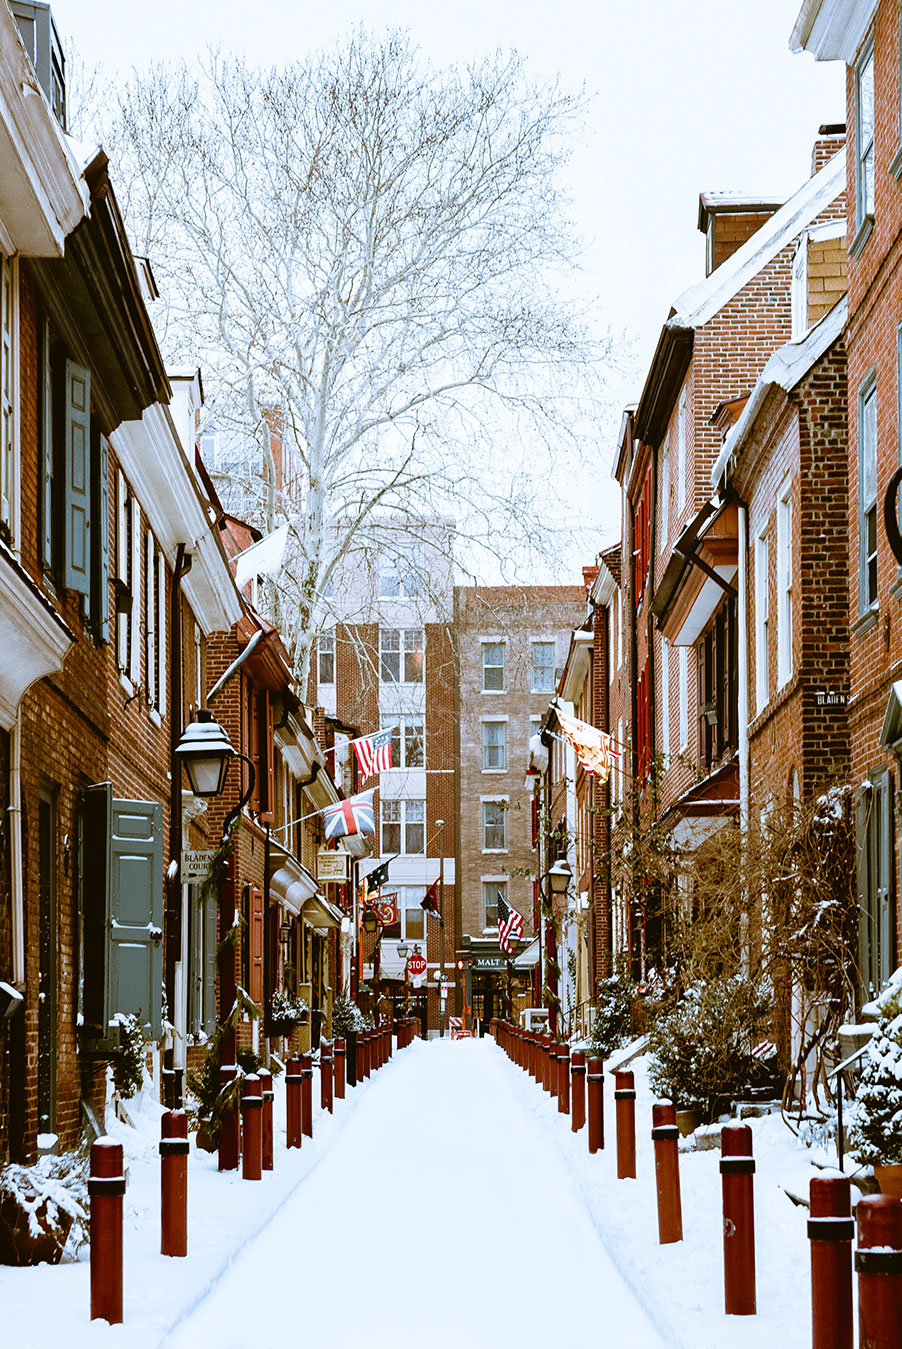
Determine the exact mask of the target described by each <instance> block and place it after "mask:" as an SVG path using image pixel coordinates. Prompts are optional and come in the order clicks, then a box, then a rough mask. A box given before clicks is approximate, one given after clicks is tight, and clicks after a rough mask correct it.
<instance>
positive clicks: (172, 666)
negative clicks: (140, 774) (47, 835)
mask: <svg viewBox="0 0 902 1349" xmlns="http://www.w3.org/2000/svg"><path fill="white" fill-rule="evenodd" d="M191 562H192V558H191V554H190V553H189V552H187V551H186V545H185V544H184V543H180V544H179V545H178V547H177V549H176V554H175V565H174V567H173V569H172V589H171V591H170V595H169V697H170V709H169V858H170V862H169V871H168V878H167V879H168V885H167V894H166V898H167V904H166V909H167V913H166V947H165V951H166V968H165V971H164V979H165V982H166V1001H167V1004H168V1011H169V1019H170V1021H171V1022H172V1043H171V1045H170V1047H169V1048H168V1049H166V1050H165V1051H164V1055H163V1063H164V1066H163V1071H162V1073H161V1077H162V1079H163V1080H162V1086H163V1102H162V1104H164V1105H168V1106H169V1107H170V1108H172V1109H180V1108H181V1104H182V1099H183V1091H184V1075H185V1069H186V1066H187V1054H186V1049H187V1029H188V1026H187V1007H186V1006H185V992H186V989H185V982H184V977H179V975H180V972H181V973H182V976H183V975H184V970H183V967H182V961H181V956H182V872H181V868H182V769H181V764H180V762H179V757H178V754H177V753H176V750H177V747H178V743H179V741H180V740H181V736H182V730H183V727H182V579H183V578H184V577H185V576H187V574H188V572H189V571H190V570H191Z"/></svg>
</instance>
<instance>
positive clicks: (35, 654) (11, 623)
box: [0, 543, 75, 731]
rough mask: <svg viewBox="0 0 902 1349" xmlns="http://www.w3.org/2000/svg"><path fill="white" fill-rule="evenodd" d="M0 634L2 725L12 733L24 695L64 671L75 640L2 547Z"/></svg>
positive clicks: (36, 588) (48, 603)
mask: <svg viewBox="0 0 902 1349" xmlns="http://www.w3.org/2000/svg"><path fill="white" fill-rule="evenodd" d="M0 631H2V632H3V641H2V642H0V726H2V727H3V729H4V730H7V731H8V730H9V729H10V728H11V727H12V725H13V723H14V722H15V720H16V714H17V712H18V709H19V703H20V702H21V701H22V697H23V695H24V694H25V692H26V690H27V689H28V688H29V687H30V686H31V685H32V684H33V683H34V682H35V680H37V679H43V678H44V677H45V676H46V675H49V674H53V672H54V671H56V670H61V669H62V668H63V661H64V660H65V658H66V655H67V653H68V652H69V650H70V648H71V646H72V644H73V642H74V641H75V636H74V634H73V633H72V632H71V631H70V630H69V628H68V627H67V626H66V624H65V623H64V622H63V620H62V619H61V618H60V617H59V615H58V614H57V613H56V611H55V610H54V609H53V608H52V607H51V605H50V602H49V601H48V600H47V599H46V598H45V597H44V595H42V594H41V592H40V590H39V589H38V587H37V586H36V585H35V584H34V582H33V581H32V579H31V577H30V576H29V575H28V573H27V572H26V571H25V569H24V568H23V567H22V566H21V565H20V564H19V563H18V562H17V560H16V559H15V558H14V557H13V555H12V554H11V553H10V552H9V550H8V549H7V548H6V546H5V545H4V544H3V543H0Z"/></svg>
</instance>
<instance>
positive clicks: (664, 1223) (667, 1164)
mask: <svg viewBox="0 0 902 1349" xmlns="http://www.w3.org/2000/svg"><path fill="white" fill-rule="evenodd" d="M651 1126H652V1127H651V1137H652V1142H653V1143H654V1145H655V1185H656V1187H657V1191H658V1242H659V1244H660V1245H661V1246H667V1245H669V1244H670V1242H672V1241H682V1240H683V1206H682V1203H681V1201H680V1131H679V1129H678V1128H677V1122H676V1106H674V1105H673V1104H672V1103H671V1102H670V1101H659V1102H658V1103H657V1104H656V1105H653V1106H652V1108H651Z"/></svg>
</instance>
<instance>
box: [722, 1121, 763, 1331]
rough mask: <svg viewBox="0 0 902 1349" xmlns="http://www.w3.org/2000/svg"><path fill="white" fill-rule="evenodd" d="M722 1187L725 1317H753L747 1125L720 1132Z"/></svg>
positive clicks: (751, 1186) (752, 1225) (749, 1134)
mask: <svg viewBox="0 0 902 1349" xmlns="http://www.w3.org/2000/svg"><path fill="white" fill-rule="evenodd" d="M720 1150H721V1158H720V1174H721V1177H722V1180H721V1184H722V1187H723V1284H724V1311H725V1312H726V1314H727V1316H754V1315H755V1310H756V1305H755V1196H754V1182H753V1180H752V1177H753V1176H754V1174H755V1159H754V1157H753V1156H752V1131H751V1128H750V1127H749V1125H747V1124H725V1125H724V1127H723V1128H722V1129H721V1131H720Z"/></svg>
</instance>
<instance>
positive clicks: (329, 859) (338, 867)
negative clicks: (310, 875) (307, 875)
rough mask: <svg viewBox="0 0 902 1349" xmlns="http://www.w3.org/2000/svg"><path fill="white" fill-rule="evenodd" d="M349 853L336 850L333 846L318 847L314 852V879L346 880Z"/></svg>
mask: <svg viewBox="0 0 902 1349" xmlns="http://www.w3.org/2000/svg"><path fill="white" fill-rule="evenodd" d="M349 861H350V855H349V854H348V853H346V852H338V851H337V850H336V849H335V848H320V850H319V852H318V853H317V854H316V879H317V880H318V881H346V880H347V879H348V862H349Z"/></svg>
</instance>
